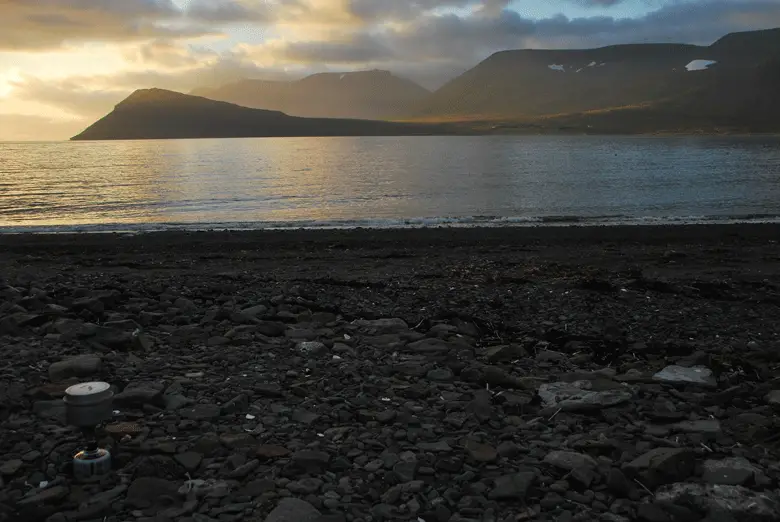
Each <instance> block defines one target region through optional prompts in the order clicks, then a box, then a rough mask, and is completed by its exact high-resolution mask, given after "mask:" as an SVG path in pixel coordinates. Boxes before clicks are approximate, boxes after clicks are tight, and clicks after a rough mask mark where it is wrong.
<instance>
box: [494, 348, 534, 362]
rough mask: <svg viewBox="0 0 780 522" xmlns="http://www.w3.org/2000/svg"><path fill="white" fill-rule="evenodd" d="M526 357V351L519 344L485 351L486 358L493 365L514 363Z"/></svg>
mask: <svg viewBox="0 0 780 522" xmlns="http://www.w3.org/2000/svg"><path fill="white" fill-rule="evenodd" d="M525 356H526V351H525V349H524V348H523V347H522V346H520V345H519V344H511V345H502V346H490V347H489V348H487V349H486V350H485V358H486V359H487V360H488V362H491V363H496V362H507V361H514V360H516V359H520V358H523V357H525Z"/></svg>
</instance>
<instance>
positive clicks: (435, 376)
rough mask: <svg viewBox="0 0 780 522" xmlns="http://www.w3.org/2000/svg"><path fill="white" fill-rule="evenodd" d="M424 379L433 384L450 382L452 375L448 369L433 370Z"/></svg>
mask: <svg viewBox="0 0 780 522" xmlns="http://www.w3.org/2000/svg"><path fill="white" fill-rule="evenodd" d="M426 377H427V378H428V380H430V381H433V382H451V381H452V380H453V378H454V375H453V374H452V371H451V370H450V369H449V368H434V369H433V370H431V371H429V372H428V374H427V375H426Z"/></svg>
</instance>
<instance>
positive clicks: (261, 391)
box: [253, 382, 284, 399]
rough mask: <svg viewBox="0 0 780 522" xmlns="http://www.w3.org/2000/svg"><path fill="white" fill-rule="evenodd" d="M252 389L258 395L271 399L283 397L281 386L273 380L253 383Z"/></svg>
mask: <svg viewBox="0 0 780 522" xmlns="http://www.w3.org/2000/svg"><path fill="white" fill-rule="evenodd" d="M253 389H254V392H255V394H257V395H259V396H260V397H269V398H272V399H279V398H282V397H284V392H283V391H282V387H281V386H279V385H278V384H276V383H273V382H258V383H255V385H254V387H253Z"/></svg>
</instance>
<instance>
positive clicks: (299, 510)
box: [265, 498, 320, 522]
mask: <svg viewBox="0 0 780 522" xmlns="http://www.w3.org/2000/svg"><path fill="white" fill-rule="evenodd" d="M319 518H320V512H319V511H318V510H317V509H316V508H315V507H314V506H312V505H311V504H309V503H308V502H306V501H305V500H301V499H297V498H283V499H282V500H281V501H279V504H277V505H276V508H274V510H273V511H271V513H270V514H269V515H268V516H267V517H266V519H265V522H317V521H318V520H319Z"/></svg>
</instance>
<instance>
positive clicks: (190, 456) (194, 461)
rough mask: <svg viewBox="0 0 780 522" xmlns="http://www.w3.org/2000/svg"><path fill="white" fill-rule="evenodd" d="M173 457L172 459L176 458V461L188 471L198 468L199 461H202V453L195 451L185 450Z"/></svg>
mask: <svg viewBox="0 0 780 522" xmlns="http://www.w3.org/2000/svg"><path fill="white" fill-rule="evenodd" d="M173 458H174V460H176V462H178V463H179V464H181V465H182V467H183V468H184V469H186V470H187V471H190V472H192V471H195V470H196V469H198V467H199V466H200V463H201V461H203V455H202V454H201V453H198V452H196V451H187V452H185V453H179V454H178V455H175V456H174V457H173Z"/></svg>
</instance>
